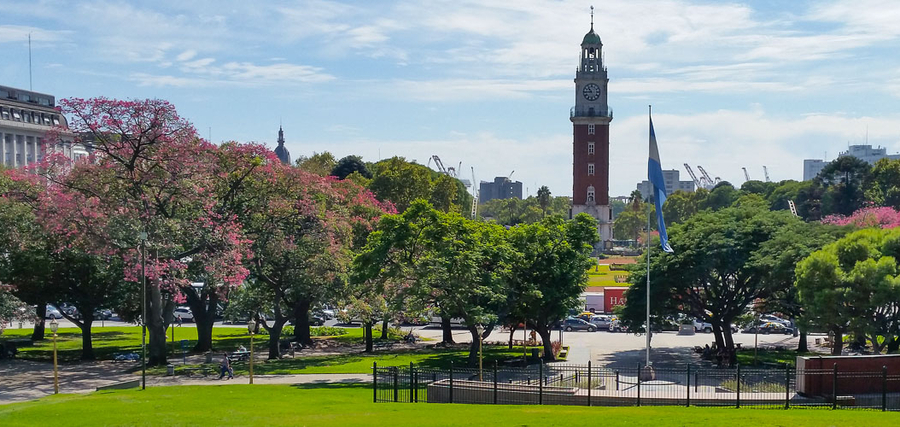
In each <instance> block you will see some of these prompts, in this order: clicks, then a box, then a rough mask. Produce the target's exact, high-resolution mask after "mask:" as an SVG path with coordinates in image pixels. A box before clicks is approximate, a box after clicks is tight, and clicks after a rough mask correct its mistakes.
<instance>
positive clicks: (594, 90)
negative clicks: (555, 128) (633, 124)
mask: <svg viewBox="0 0 900 427" xmlns="http://www.w3.org/2000/svg"><path fill="white" fill-rule="evenodd" d="M591 9H592V10H591V30H590V31H589V32H588V33H587V34H585V35H584V39H583V40H582V41H581V63H579V64H578V70H577V71H576V72H575V106H574V107H572V110H571V111H570V112H569V119H570V120H571V121H572V134H573V137H574V143H573V144H572V148H573V154H574V157H573V162H572V215H573V216H574V215H576V214H579V213H582V212H584V213H587V214H588V215H590V216H592V217H594V218H596V219H597V230H598V231H599V232H600V244H601V245H602V246H605V245H606V244H607V243H606V242H608V241H609V240H611V239H612V211H611V210H610V208H609V122H610V121H612V118H613V114H612V109H611V108H609V105H608V104H607V103H606V100H607V98H606V95H607V91H606V89H607V87H608V83H609V78H608V77H607V75H606V67H605V66H604V65H603V53H602V48H603V43H602V42H600V36H598V35H597V33H595V32H594V13H593V8H591Z"/></svg>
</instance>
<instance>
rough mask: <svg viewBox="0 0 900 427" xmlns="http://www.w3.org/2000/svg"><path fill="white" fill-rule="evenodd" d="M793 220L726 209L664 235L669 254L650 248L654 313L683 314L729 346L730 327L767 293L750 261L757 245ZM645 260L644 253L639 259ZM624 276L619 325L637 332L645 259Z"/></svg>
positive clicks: (763, 212)
mask: <svg viewBox="0 0 900 427" xmlns="http://www.w3.org/2000/svg"><path fill="white" fill-rule="evenodd" d="M796 222H799V219H797V218H795V217H794V216H793V215H791V214H789V213H786V212H771V211H768V210H765V209H760V208H759V207H756V206H752V207H731V208H725V209H722V210H719V211H716V212H710V211H706V212H701V213H698V214H696V215H694V216H693V217H691V218H690V219H689V220H687V221H685V222H684V223H681V224H676V225H674V226H673V227H672V229H671V232H670V235H669V237H670V239H669V243H670V245H671V246H672V248H673V249H674V251H675V252H674V253H661V251H660V250H659V244H651V245H650V248H651V266H650V270H651V273H650V274H651V276H650V278H651V283H650V290H651V296H650V298H651V299H652V301H654V302H659V303H657V304H652V305H651V308H652V310H653V313H655V314H657V315H663V314H673V313H678V312H680V313H687V314H690V315H691V316H694V317H697V318H701V319H703V320H704V321H707V322H709V323H710V324H711V325H712V328H713V332H714V333H715V336H716V343H717V344H718V345H719V346H720V348H728V349H733V348H734V342H733V340H732V337H731V329H730V325H731V323H732V322H733V321H734V319H735V318H736V317H737V316H739V315H741V314H742V313H743V312H744V310H745V309H746V307H747V306H748V304H750V303H751V302H753V301H754V300H755V299H757V298H759V297H760V296H763V295H766V294H767V292H768V289H767V288H766V287H765V283H764V282H763V281H762V280H761V279H762V277H763V275H764V274H765V271H762V270H761V269H760V268H758V267H757V266H755V265H754V264H753V263H751V262H750V261H751V259H752V257H753V255H754V253H755V252H756V251H757V250H758V249H759V247H760V245H762V244H763V243H764V242H766V241H768V240H769V239H771V237H772V236H773V235H774V234H775V233H776V232H778V230H780V229H781V228H783V227H784V226H786V225H788V224H792V223H796ZM645 256H646V255H645ZM636 266H639V267H635V268H634V269H633V270H632V271H631V272H630V274H629V282H630V283H633V285H632V286H631V287H630V288H629V290H628V293H627V297H628V298H627V303H626V306H625V309H624V310H623V313H622V319H623V321H624V322H625V323H626V324H628V325H629V327H630V328H631V329H632V330H636V331H637V330H641V328H642V326H641V325H642V324H643V320H644V316H645V304H646V296H645V295H646V294H645V293H646V286H647V283H646V281H647V271H646V269H645V267H644V266H646V259H645V260H644V261H639V262H638V263H637V264H636Z"/></svg>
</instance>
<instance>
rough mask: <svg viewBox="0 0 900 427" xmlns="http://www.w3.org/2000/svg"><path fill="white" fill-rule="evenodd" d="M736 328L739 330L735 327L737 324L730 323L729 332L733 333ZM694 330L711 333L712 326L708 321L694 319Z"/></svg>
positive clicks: (735, 331) (736, 330)
mask: <svg viewBox="0 0 900 427" xmlns="http://www.w3.org/2000/svg"><path fill="white" fill-rule="evenodd" d="M738 330H739V328H738V327H737V325H734V324H732V325H731V333H733V334H734V333H737V332H738ZM694 331H696V332H704V333H707V334H709V333H712V331H713V327H712V324H711V323H709V322H702V321H700V320H694Z"/></svg>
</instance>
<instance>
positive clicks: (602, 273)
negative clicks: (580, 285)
mask: <svg viewBox="0 0 900 427" xmlns="http://www.w3.org/2000/svg"><path fill="white" fill-rule="evenodd" d="M587 273H588V284H587V285H588V286H629V284H628V283H621V282H616V277H628V272H627V271H621V270H616V271H612V270H610V269H609V265H606V264H601V265H596V266H594V267H591V268H589V269H588V271H587Z"/></svg>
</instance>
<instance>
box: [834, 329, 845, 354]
mask: <svg viewBox="0 0 900 427" xmlns="http://www.w3.org/2000/svg"><path fill="white" fill-rule="evenodd" d="M833 335H834V339H833V341H832V342H831V355H832V356H840V355H841V349H843V348H844V334H843V332H841V331H837V330H836V331H834V334H833Z"/></svg>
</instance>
